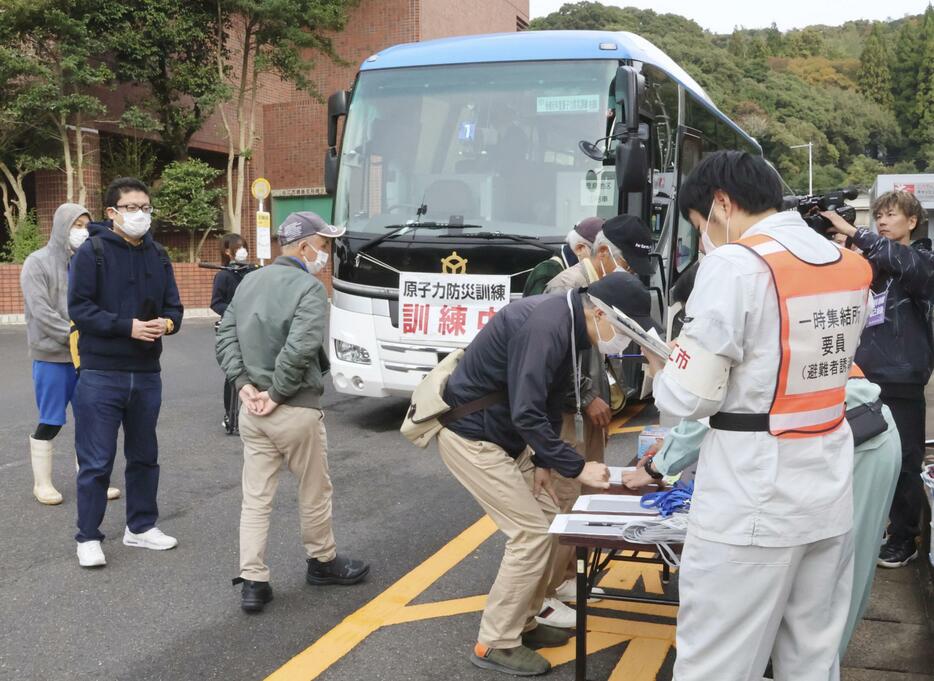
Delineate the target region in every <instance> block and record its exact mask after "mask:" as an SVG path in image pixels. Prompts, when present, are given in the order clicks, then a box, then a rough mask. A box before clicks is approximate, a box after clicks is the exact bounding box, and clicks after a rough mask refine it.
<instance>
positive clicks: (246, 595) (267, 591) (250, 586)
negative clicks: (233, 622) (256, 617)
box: [233, 577, 272, 612]
mask: <svg viewBox="0 0 934 681" xmlns="http://www.w3.org/2000/svg"><path fill="white" fill-rule="evenodd" d="M233 583H234V584H241V583H242V584H243V588H242V589H240V608H241V609H242V610H243V611H244V612H262V611H263V608H265V607H266V604H267V603H268V602H269V601H271V600H272V587H271V586H269V582H254V581H253V580H251V579H243V577H237V578H236V579H235V580H233Z"/></svg>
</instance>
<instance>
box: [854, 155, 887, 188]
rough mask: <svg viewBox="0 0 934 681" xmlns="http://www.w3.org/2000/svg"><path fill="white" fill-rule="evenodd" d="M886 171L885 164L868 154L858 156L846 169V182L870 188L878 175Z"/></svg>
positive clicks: (858, 186)
mask: <svg viewBox="0 0 934 681" xmlns="http://www.w3.org/2000/svg"><path fill="white" fill-rule="evenodd" d="M885 172H886V167H885V164H883V163H882V161H878V160H876V159H874V158H869V157H868V156H857V157H856V158H854V159H853V162H852V163H850V167H849V168H847V171H846V182H847V184H848V185H850V186H851V187H857V188H859V189H862V190H868V189H869V188H870V187H872V185H873V184H874V183H875V181H876V176H877V175H882V174H883V173H885Z"/></svg>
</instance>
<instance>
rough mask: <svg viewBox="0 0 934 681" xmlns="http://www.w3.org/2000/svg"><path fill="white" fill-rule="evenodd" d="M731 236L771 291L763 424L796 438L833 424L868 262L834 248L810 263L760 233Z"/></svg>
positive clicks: (861, 311)
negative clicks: (773, 315) (773, 336)
mask: <svg viewBox="0 0 934 681" xmlns="http://www.w3.org/2000/svg"><path fill="white" fill-rule="evenodd" d="M736 243H738V244H739V245H741V246H745V247H746V248H748V249H749V250H751V251H752V252H753V253H755V254H756V255H758V256H759V257H760V258H762V259H763V260H764V261H765V264H766V265H768V267H769V270H770V271H771V273H772V281H773V283H774V284H775V292H776V295H777V297H778V310H779V317H780V332H779V338H780V343H781V350H782V356H781V362H780V363H779V369H778V378H777V381H776V385H775V395H774V397H773V399H772V406H771V408H770V409H769V432H770V433H771V434H772V435H775V436H778V437H786V438H800V437H814V436H816V435H823V434H825V433H829V432H831V431H833V430H836V429H837V428H838V427H839V426H840V424H841V423H843V419H844V415H845V410H846V381H847V377H848V376H849V374H850V371H851V369H852V368H853V366H854V365H853V355H855V354H856V346H857V344H858V343H859V337H860V334H861V332H862V330H863V325H864V323H865V315H866V314H867V308H866V302H867V299H868V294H869V284H870V282H871V281H872V269H871V268H870V266H869V263H868V262H866V260H865V259H864V258H862V257H861V256H859V255H857V254H855V253H853V252H851V251H848V250H844V249H840V251H839V252H840V257H839V258H838V259H837V260H836V261H834V262H832V263H827V264H823V265H813V264H811V263H807V262H805V261H803V260H801V259H800V258H798V257H797V256H795V255H794V254H793V253H791V252H790V251H789V250H788V249H787V248H785V247H784V246H783V245H782V244H781V243H779V242H778V241H777V240H775V239H773V238H772V237H769V236H765V235H755V236H751V237H748V238H746V239H741V240H739V241H738V242H736Z"/></svg>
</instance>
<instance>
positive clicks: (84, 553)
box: [78, 540, 107, 568]
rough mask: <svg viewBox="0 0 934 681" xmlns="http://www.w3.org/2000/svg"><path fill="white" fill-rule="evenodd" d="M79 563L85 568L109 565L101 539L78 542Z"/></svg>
mask: <svg viewBox="0 0 934 681" xmlns="http://www.w3.org/2000/svg"><path fill="white" fill-rule="evenodd" d="M78 565H80V566H81V567H85V568H90V567H102V566H104V565H107V559H106V558H104V552H103V550H101V543H100V542H99V541H96V540H95V541H79V542H78Z"/></svg>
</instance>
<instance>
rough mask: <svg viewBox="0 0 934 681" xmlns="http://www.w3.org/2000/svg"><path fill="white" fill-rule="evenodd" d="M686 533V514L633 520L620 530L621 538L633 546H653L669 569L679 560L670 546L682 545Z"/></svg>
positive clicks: (677, 563)
mask: <svg viewBox="0 0 934 681" xmlns="http://www.w3.org/2000/svg"><path fill="white" fill-rule="evenodd" d="M687 533H688V514H687V513H675V514H674V515H672V516H669V517H668V518H661V517H647V518H644V519H640V520H633V521H631V522H629V523H627V524H626V526H625V527H623V529H622V537H623V539H624V540H626V541H628V542H632V543H634V544H655V547H656V548H657V549H658V553H659V555H660V556H661V557H662V560H664V561H665V562H666V563H668V565H670V566H671V567H674V568H676V567H678V566H679V565H680V564H681V560H680V559H679V558H678V554H676V553H675V551H674V549H672V548H671V546H670V544H683V543H684V539H685V537H687Z"/></svg>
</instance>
